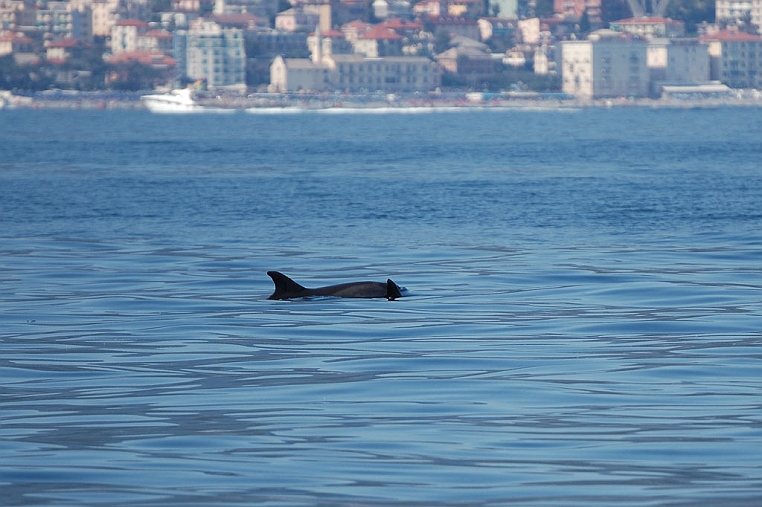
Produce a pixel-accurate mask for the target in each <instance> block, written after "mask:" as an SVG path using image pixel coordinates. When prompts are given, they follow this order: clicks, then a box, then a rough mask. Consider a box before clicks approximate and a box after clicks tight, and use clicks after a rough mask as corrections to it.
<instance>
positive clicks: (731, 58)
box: [699, 28, 762, 88]
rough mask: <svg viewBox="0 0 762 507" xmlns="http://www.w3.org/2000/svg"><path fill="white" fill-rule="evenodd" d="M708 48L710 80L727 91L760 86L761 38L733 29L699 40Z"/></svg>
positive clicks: (708, 35) (761, 70) (761, 75)
mask: <svg viewBox="0 0 762 507" xmlns="http://www.w3.org/2000/svg"><path fill="white" fill-rule="evenodd" d="M699 40H700V41H701V42H703V43H705V44H707V46H708V50H709V57H710V73H711V78H712V79H716V80H718V81H720V82H722V83H724V84H726V85H727V86H729V87H731V88H760V87H761V86H762V38H760V37H759V36H758V35H752V34H749V33H746V32H741V31H739V30H738V29H736V28H731V29H728V30H719V31H716V32H713V33H709V34H707V35H703V36H701V37H699Z"/></svg>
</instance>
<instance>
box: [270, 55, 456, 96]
mask: <svg viewBox="0 0 762 507" xmlns="http://www.w3.org/2000/svg"><path fill="white" fill-rule="evenodd" d="M441 83H442V79H441V75H440V73H439V69H438V67H437V64H436V63H435V62H433V61H432V60H430V59H428V58H425V57H420V56H391V57H384V58H366V57H365V56H363V55H359V54H351V55H333V56H328V57H326V58H324V59H323V60H322V61H319V62H316V61H313V60H311V59H309V58H282V57H280V56H278V57H276V58H275V60H274V61H273V63H272V65H271V66H270V91H271V92H274V93H293V92H299V91H311V92H318V91H330V90H342V91H344V90H350V91H355V92H356V91H376V90H384V91H388V92H395V91H429V90H434V89H435V88H437V87H438V86H440V85H441Z"/></svg>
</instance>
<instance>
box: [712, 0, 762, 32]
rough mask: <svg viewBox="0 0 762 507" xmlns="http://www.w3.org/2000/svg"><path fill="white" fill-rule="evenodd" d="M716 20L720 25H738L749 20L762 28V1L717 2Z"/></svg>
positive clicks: (722, 0) (733, 0)
mask: <svg viewBox="0 0 762 507" xmlns="http://www.w3.org/2000/svg"><path fill="white" fill-rule="evenodd" d="M714 14H715V19H716V20H717V22H718V23H721V22H725V23H738V22H743V21H745V20H748V21H750V22H751V24H753V25H757V26H762V0H716V2H715V4H714Z"/></svg>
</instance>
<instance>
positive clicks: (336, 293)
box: [267, 271, 402, 301]
mask: <svg viewBox="0 0 762 507" xmlns="http://www.w3.org/2000/svg"><path fill="white" fill-rule="evenodd" d="M267 274H268V275H269V276H270V278H272V279H273V282H274V283H275V292H273V293H272V295H270V297H269V298H267V299H293V298H303V297H308V296H333V297H338V298H386V299H388V300H390V301H392V300H394V299H397V298H399V297H402V294H401V293H400V288H399V286H398V285H397V284H396V283H394V282H393V281H391V280H386V283H382V282H351V283H341V284H338V285H329V286H327V287H318V288H316V289H308V288H306V287H302V286H301V285H299V284H298V283H296V282H295V281H293V280H292V279H290V278H289V277H287V276H286V275H284V274H283V273H279V272H277V271H268V272H267Z"/></svg>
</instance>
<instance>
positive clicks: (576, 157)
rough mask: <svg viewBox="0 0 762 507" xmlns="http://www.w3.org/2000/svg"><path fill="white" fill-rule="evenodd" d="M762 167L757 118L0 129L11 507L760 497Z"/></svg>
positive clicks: (364, 120) (283, 119)
mask: <svg viewBox="0 0 762 507" xmlns="http://www.w3.org/2000/svg"><path fill="white" fill-rule="evenodd" d="M761 160H762V113H760V110H758V109H716V110H685V111H677V110H675V111H667V110H650V109H612V110H581V111H472V112H441V113H419V114H327V113H308V114H296V115H280V116H279V115H251V114H243V113H241V114H238V115H232V116H227V115H226V116H215V115H206V116H205V115H200V116H191V117H188V116H183V117H176V116H157V115H151V114H150V113H147V112H139V111H130V112H108V111H105V112H68V111H67V112H57V111H0V224H2V225H1V226H0V227H1V230H0V339H1V347H2V348H1V349H0V354H1V355H0V380H1V382H2V391H1V393H0V395H1V397H2V398H1V401H2V407H1V411H0V424H2V426H1V427H0V431H1V433H0V467H1V468H0V473H1V475H0V489H1V490H2V491H1V492H0V497H1V498H3V504H4V505H56V506H64V505H66V506H68V505H78V506H82V505H103V506H120V505H130V506H134V505H144V506H167V505H183V506H186V505H199V506H201V505H214V504H218V505H268V506H279V507H280V506H300V505H325V506H342V505H343V506H350V505H352V506H373V505H394V506H400V505H411V506H413V505H416V506H429V505H437V506H460V505H463V506H465V505H468V506H493V505H506V504H512V505H537V506H570V505H579V506H583V505H584V506H596V505H599V506H609V505H623V506H626V505H637V506H646V505H648V506H652V505H653V506H675V505H685V506H688V505H690V506H694V505H723V506H728V505H733V506H752V505H753V506H756V505H760V503H762V457H761V456H762V381H761V380H762V348H761V346H762V162H760V161H761ZM269 269H277V270H280V271H283V272H285V273H286V274H289V275H291V276H292V277H293V278H295V279H296V280H297V281H299V282H302V283H303V284H305V285H307V286H318V285H327V284H332V283H339V282H344V281H352V280H366V279H367V280H379V281H383V280H385V279H386V278H387V277H391V278H392V279H393V280H395V281H396V282H397V283H398V284H400V285H402V286H404V287H406V288H407V290H408V293H407V296H408V297H405V298H403V299H401V300H399V301H395V302H388V301H385V300H340V299H331V298H318V299H313V300H308V301H269V300H267V299H266V298H267V296H268V295H269V294H270V292H271V291H272V283H271V281H270V279H269V278H268V277H267V276H266V275H265V271H267V270H269Z"/></svg>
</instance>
